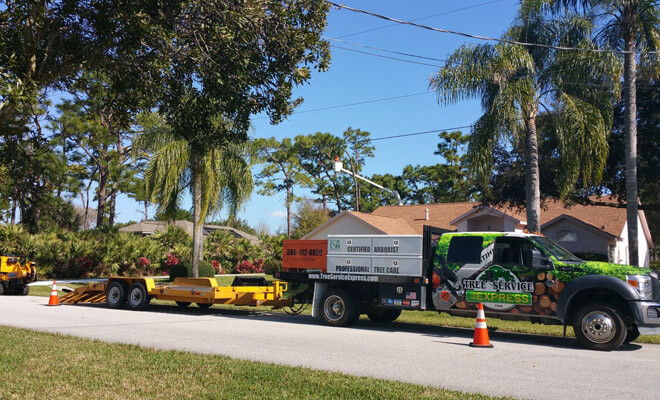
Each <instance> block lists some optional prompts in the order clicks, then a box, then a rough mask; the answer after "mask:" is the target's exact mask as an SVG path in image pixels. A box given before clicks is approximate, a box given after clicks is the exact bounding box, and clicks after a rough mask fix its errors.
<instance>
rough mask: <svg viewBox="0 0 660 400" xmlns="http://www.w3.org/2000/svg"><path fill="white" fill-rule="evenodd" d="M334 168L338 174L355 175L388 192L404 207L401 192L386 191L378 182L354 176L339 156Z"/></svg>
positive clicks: (359, 177)
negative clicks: (345, 167)
mask: <svg viewBox="0 0 660 400" xmlns="http://www.w3.org/2000/svg"><path fill="white" fill-rule="evenodd" d="M333 167H334V170H335V172H336V173H341V172H344V173H346V174H349V175H353V176H354V177H356V178H358V179H362V180H363V181H365V182H368V183H371V184H372V185H374V186H376V187H377V188H379V189H382V190H384V191H386V192H387V193H389V194H391V195H392V196H394V199H396V201H397V202H398V203H399V205H400V206H402V205H403V201H401V196H399V192H397V191H396V190H390V189H385V188H384V187H382V186H381V185H379V184H377V183H376V182H373V181H370V180H369V179H367V178H364V177H361V176H360V175H358V174H354V173H353V172H351V171H349V170H347V169H344V163H342V162H341V161H339V156H336V157H335V162H334V164H333Z"/></svg>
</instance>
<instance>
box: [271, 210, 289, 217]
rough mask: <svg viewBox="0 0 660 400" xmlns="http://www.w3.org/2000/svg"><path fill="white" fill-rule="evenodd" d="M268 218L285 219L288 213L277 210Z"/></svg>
mask: <svg viewBox="0 0 660 400" xmlns="http://www.w3.org/2000/svg"><path fill="white" fill-rule="evenodd" d="M268 216H270V217H273V218H284V217H286V211H285V210H275V211H271V212H270V214H268Z"/></svg>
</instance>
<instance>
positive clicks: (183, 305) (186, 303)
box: [176, 301, 190, 308]
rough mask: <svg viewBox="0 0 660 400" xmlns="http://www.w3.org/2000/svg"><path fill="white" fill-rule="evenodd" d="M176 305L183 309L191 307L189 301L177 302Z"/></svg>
mask: <svg viewBox="0 0 660 400" xmlns="http://www.w3.org/2000/svg"><path fill="white" fill-rule="evenodd" d="M176 305H177V306H179V307H181V308H186V307H188V306H189V305H190V302H189V301H177V302H176Z"/></svg>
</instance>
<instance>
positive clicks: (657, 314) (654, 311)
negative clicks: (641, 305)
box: [646, 307, 660, 319]
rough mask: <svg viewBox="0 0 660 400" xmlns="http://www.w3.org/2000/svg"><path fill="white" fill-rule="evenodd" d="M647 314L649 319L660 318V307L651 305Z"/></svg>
mask: <svg viewBox="0 0 660 400" xmlns="http://www.w3.org/2000/svg"><path fill="white" fill-rule="evenodd" d="M646 316H647V317H648V319H658V318H660V309H658V308H656V307H649V308H648V309H647V310H646Z"/></svg>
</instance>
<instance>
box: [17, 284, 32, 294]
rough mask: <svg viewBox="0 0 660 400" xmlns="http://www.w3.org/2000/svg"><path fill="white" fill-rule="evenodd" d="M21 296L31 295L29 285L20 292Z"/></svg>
mask: <svg viewBox="0 0 660 400" xmlns="http://www.w3.org/2000/svg"><path fill="white" fill-rule="evenodd" d="M18 294H20V295H21V296H27V295H29V294H30V287H29V286H28V285H25V286H23V289H22V290H20V291H19V292H18Z"/></svg>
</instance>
